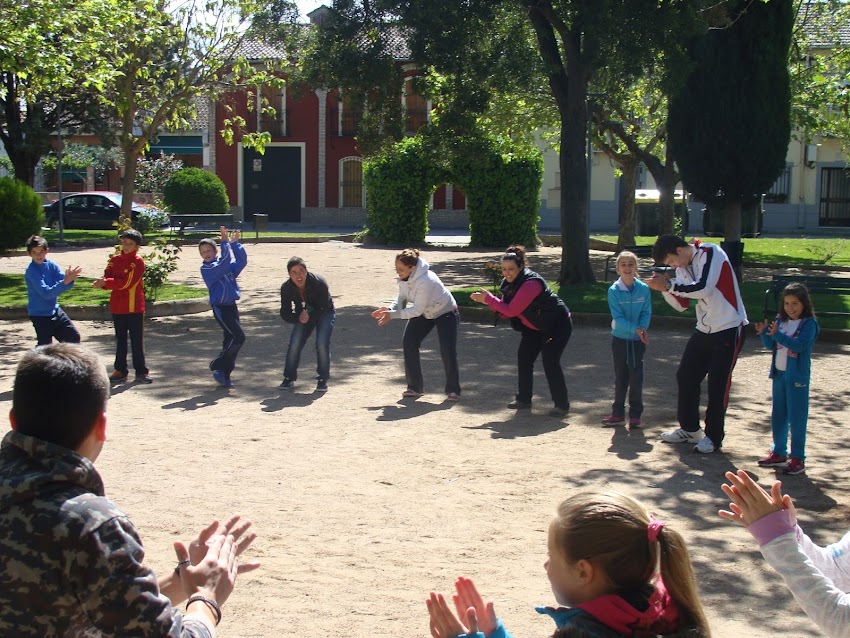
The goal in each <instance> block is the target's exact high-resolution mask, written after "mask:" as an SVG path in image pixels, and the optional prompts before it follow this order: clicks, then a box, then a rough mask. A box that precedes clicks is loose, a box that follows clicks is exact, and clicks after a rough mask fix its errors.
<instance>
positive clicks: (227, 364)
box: [210, 304, 245, 379]
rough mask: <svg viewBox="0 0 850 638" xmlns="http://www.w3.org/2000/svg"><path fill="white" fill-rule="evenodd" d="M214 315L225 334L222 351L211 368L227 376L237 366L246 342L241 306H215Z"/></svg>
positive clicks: (211, 364)
mask: <svg viewBox="0 0 850 638" xmlns="http://www.w3.org/2000/svg"><path fill="white" fill-rule="evenodd" d="M212 310H213V316H214V317H215V320H216V321H217V322H218V325H219V326H221V330H222V332H223V333H224V336H223V338H222V340H221V352H219V353H218V356H217V357H216V358H215V359H213V360H212V362H211V363H210V370H221V371H222V372H223V373H224V376H225V378H227V379H229V378H230V373H231V372H233V369H234V368H235V367H236V355H238V354H239V350H240V349H241V348H242V344H244V343H245V332H244V331H243V330H242V325H241V324H240V323H239V308H238V307H237V306H236V304H232V305H229V306H213V308H212Z"/></svg>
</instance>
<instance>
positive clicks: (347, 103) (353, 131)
mask: <svg viewBox="0 0 850 638" xmlns="http://www.w3.org/2000/svg"><path fill="white" fill-rule="evenodd" d="M361 119H363V106H362V105H360V104H355V103H354V102H353V100H352V99H351V98H350V97H349V96H347V95H343V94H342V93H340V97H339V135H340V137H354V136H355V135H357V129H358V128H359V127H360V120H361Z"/></svg>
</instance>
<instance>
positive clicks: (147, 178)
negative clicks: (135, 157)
mask: <svg viewBox="0 0 850 638" xmlns="http://www.w3.org/2000/svg"><path fill="white" fill-rule="evenodd" d="M182 168H183V160H181V159H177V157H175V156H174V155H173V154H172V155H169V154H167V153H164V154H163V155H161V156H160V157H142V158H139V161H138V162H137V163H136V191H137V192H139V193H161V192H162V191H163V190H164V189H165V184H166V183H167V182H168V180H169V179H171V176H172V175H174V173H176V172H177V171H179V170H180V169H182Z"/></svg>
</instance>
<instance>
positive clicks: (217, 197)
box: [163, 168, 230, 215]
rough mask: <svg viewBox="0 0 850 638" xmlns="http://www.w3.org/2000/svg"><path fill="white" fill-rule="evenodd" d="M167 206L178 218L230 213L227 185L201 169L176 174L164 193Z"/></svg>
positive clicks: (190, 169) (183, 170)
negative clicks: (181, 216)
mask: <svg viewBox="0 0 850 638" xmlns="http://www.w3.org/2000/svg"><path fill="white" fill-rule="evenodd" d="M163 204H164V205H165V207H166V208H167V209H168V210H170V211H171V212H172V213H176V214H178V215H193V214H195V215H198V214H204V213H209V214H224V213H227V212H229V211H230V203H229V201H228V199H227V190H226V189H225V188H224V182H222V181H221V180H220V179H219V178H218V177H217V176H216V175H214V174H212V173H208V172H207V171H204V170H201V169H200V168H184V169H182V170H179V171H177V172H176V173H174V175H172V176H171V178H170V179H169V180H168V182H166V184H165V188H164V189H163Z"/></svg>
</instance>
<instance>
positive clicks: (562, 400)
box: [516, 312, 573, 410]
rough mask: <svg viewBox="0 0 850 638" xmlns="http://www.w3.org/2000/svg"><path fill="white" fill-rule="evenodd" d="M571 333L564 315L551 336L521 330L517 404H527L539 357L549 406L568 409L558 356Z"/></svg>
mask: <svg viewBox="0 0 850 638" xmlns="http://www.w3.org/2000/svg"><path fill="white" fill-rule="evenodd" d="M572 333H573V322H572V319H570V316H569V314H568V313H567V312H564V313H563V315H562V316H561V317H559V319H558V322H557V324H556V326H555V328H554V331H553V333H552V334H544V333H542V332H540V331H539V330H529V329H528V328H524V329H523V331H522V339H521V340H520V342H519V350H518V351H517V371H518V376H519V380H518V384H517V385H518V392H517V395H516V398H517V401H522V402H523V403H531V395H532V390H533V388H534V362H535V361H536V360H537V356H538V355H539V354H541V353H542V354H543V372H545V373H546V381H547V382H548V383H549V392H550V393H551V395H552V401H553V403H554V404H555V405H556V406H557V407H559V408H564V409H565V410H566V409H569V407H570V399H569V396H568V394H567V382H566V379H564V371H563V370H562V369H561V355H562V354H563V352H564V348H566V347H567V342H568V341H569V340H570V335H571V334H572Z"/></svg>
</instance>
